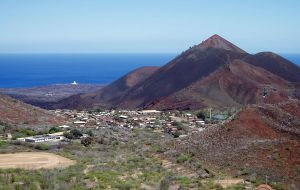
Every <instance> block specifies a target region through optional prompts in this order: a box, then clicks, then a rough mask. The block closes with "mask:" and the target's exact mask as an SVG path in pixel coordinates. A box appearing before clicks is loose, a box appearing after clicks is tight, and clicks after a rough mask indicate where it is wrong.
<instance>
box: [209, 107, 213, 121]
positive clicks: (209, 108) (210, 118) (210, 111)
mask: <svg viewBox="0 0 300 190" xmlns="http://www.w3.org/2000/svg"><path fill="white" fill-rule="evenodd" d="M211 110H212V108H209V119H210V121H211Z"/></svg>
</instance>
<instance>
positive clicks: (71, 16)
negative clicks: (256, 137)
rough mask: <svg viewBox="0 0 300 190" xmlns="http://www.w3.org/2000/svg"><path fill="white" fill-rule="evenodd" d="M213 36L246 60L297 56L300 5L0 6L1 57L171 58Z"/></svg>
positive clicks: (37, 2)
mask: <svg viewBox="0 0 300 190" xmlns="http://www.w3.org/2000/svg"><path fill="white" fill-rule="evenodd" d="M213 34H219V35H221V36H223V37H224V38H226V39H228V40H229V41H231V42H233V43H235V44H236V45H238V46H240V47H241V48H242V49H244V50H246V51H248V52H251V53H254V52H259V51H274V52H280V53H300V1H299V0H251V1H247V2H246V1H241V0H224V1H223V0H214V1H210V0H206V1H205V0H149V1H146V0H1V1H0V52H2V53H15V52H22V53H24V52H28V53H32V52H39V53H40V52H53V53H66V52H112V53H114V52H118V53H120V52H123V53H129V52H152V53H154V52H162V53H163V52H174V53H177V52H181V51H183V50H185V49H186V48H188V47H189V46H192V45H194V44H198V43H200V42H201V41H202V40H204V39H206V38H208V37H209V36H211V35H213Z"/></svg>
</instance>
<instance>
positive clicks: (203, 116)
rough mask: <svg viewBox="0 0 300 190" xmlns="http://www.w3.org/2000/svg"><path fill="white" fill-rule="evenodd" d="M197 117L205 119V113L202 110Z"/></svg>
mask: <svg viewBox="0 0 300 190" xmlns="http://www.w3.org/2000/svg"><path fill="white" fill-rule="evenodd" d="M197 117H198V118H199V119H202V120H203V121H205V113H203V112H202V111H201V112H198V113H197Z"/></svg>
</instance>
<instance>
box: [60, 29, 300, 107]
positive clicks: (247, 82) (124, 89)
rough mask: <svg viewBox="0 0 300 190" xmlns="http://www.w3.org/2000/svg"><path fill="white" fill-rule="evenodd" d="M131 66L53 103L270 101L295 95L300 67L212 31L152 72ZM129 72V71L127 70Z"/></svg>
mask: <svg viewBox="0 0 300 190" xmlns="http://www.w3.org/2000/svg"><path fill="white" fill-rule="evenodd" d="M152 71H153V72H151V70H150V71H148V70H147V72H146V73H148V74H145V72H140V73H142V74H137V75H136V76H145V77H142V78H141V80H137V79H139V78H140V77H133V78H134V80H133V81H138V82H134V83H133V85H128V84H131V82H130V80H129V79H130V76H132V73H139V72H137V71H133V72H132V73H129V74H128V75H126V76H124V77H122V78H121V79H119V80H117V81H116V82H114V83H112V85H110V86H108V87H106V88H104V89H103V90H101V91H98V92H96V93H94V94H83V95H80V96H74V97H71V98H68V99H65V100H62V101H60V102H59V103H58V104H57V105H56V107H57V108H75V109H76V108H77V109H78V108H90V107H93V106H106V107H109V108H125V109H136V108H156V109H197V108H201V107H205V106H220V107H222V106H241V105H245V104H255V103H263V102H269V103H276V102H281V101H283V100H287V99H289V98H298V97H299V81H300V68H299V67H298V66H296V65H295V64H293V63H291V62H289V61H287V60H286V59H284V58H282V57H280V56H279V55H276V54H273V53H259V54H255V55H251V54H248V53H246V52H245V51H244V50H242V49H241V48H239V47H237V46H235V45H234V44H232V43H230V42H229V41H227V40H225V39H224V38H222V37H220V36H218V35H213V36H212V37H210V38H209V39H207V40H205V41H203V42H202V43H201V44H199V45H196V46H194V47H191V48H190V49H188V50H187V51H185V52H183V53H182V54H181V55H179V56H177V57H176V58H175V59H174V60H172V61H171V62H169V63H168V64H166V65H165V66H163V67H161V68H159V69H158V68H156V69H155V72H154V70H152ZM133 76H135V75H133Z"/></svg>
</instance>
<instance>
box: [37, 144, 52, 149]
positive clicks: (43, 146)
mask: <svg viewBox="0 0 300 190" xmlns="http://www.w3.org/2000/svg"><path fill="white" fill-rule="evenodd" d="M34 148H35V149H38V150H49V145H47V144H37V145H35V146H34Z"/></svg>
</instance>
